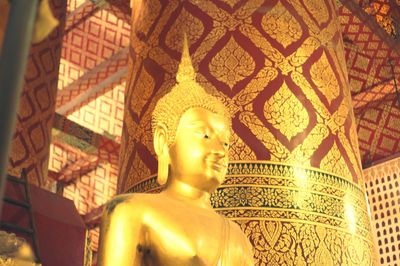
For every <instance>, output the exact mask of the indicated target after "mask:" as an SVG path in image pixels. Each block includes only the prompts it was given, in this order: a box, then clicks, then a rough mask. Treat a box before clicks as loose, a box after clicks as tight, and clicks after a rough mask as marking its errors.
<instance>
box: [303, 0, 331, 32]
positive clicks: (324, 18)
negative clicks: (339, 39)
mask: <svg viewBox="0 0 400 266" xmlns="http://www.w3.org/2000/svg"><path fill="white" fill-rule="evenodd" d="M303 3H304V5H305V6H306V8H307V10H308V11H309V12H310V13H311V14H312V16H313V17H314V19H316V20H317V21H318V24H319V25H320V26H321V25H322V24H324V23H326V22H328V19H329V10H328V8H327V6H326V3H325V1H314V0H304V1H303Z"/></svg>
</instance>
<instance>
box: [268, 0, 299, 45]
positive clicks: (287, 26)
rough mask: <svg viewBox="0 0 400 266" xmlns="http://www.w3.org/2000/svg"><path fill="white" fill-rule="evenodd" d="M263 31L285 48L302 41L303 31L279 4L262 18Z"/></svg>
mask: <svg viewBox="0 0 400 266" xmlns="http://www.w3.org/2000/svg"><path fill="white" fill-rule="evenodd" d="M261 26H262V28H263V30H264V31H265V32H266V33H267V34H268V35H269V36H271V37H272V38H273V39H275V40H276V41H278V42H279V43H280V44H282V46H283V47H284V48H286V47H288V46H289V45H291V44H292V43H294V42H296V41H297V40H299V39H300V37H301V35H302V32H303V31H302V29H301V25H300V24H299V22H298V21H297V20H296V19H295V18H294V17H293V15H292V14H290V12H289V11H288V10H287V9H286V8H285V7H284V6H283V5H282V3H281V2H278V3H277V4H276V5H275V6H274V7H273V8H272V9H271V10H270V11H269V12H267V13H266V14H265V15H264V16H263V18H262V24H261Z"/></svg>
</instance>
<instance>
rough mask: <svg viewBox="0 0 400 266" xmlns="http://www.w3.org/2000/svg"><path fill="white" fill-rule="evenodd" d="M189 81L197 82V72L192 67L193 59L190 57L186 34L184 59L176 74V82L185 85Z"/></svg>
mask: <svg viewBox="0 0 400 266" xmlns="http://www.w3.org/2000/svg"><path fill="white" fill-rule="evenodd" d="M188 81H194V82H196V72H195V71H194V68H193V65H192V59H191V58H190V55H189V45H188V41H187V38H186V33H185V34H184V36H183V50H182V58H181V62H180V63H179V67H178V72H177V73H176V82H178V83H183V82H188Z"/></svg>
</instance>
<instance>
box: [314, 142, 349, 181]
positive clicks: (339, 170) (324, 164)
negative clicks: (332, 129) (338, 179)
mask: <svg viewBox="0 0 400 266" xmlns="http://www.w3.org/2000/svg"><path fill="white" fill-rule="evenodd" d="M320 167H321V169H322V170H325V171H328V172H331V173H334V174H336V175H338V176H343V177H345V178H347V179H348V180H352V176H351V173H350V171H349V168H348V167H347V164H346V162H345V161H344V159H343V156H342V153H341V152H340V150H339V148H338V146H337V145H336V143H333V145H332V148H331V149H330V150H329V152H328V153H327V154H326V155H325V157H324V158H323V159H322V160H321V166H320Z"/></svg>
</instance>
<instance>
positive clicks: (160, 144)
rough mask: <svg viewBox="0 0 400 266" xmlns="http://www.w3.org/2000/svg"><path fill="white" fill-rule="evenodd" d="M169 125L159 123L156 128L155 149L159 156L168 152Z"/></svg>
mask: <svg viewBox="0 0 400 266" xmlns="http://www.w3.org/2000/svg"><path fill="white" fill-rule="evenodd" d="M167 132H168V131H167V127H166V126H165V125H163V124H160V123H159V124H157V126H156V128H155V130H154V140H153V142H154V151H155V152H156V154H157V156H161V155H162V154H164V153H167V154H168V133H167Z"/></svg>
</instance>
